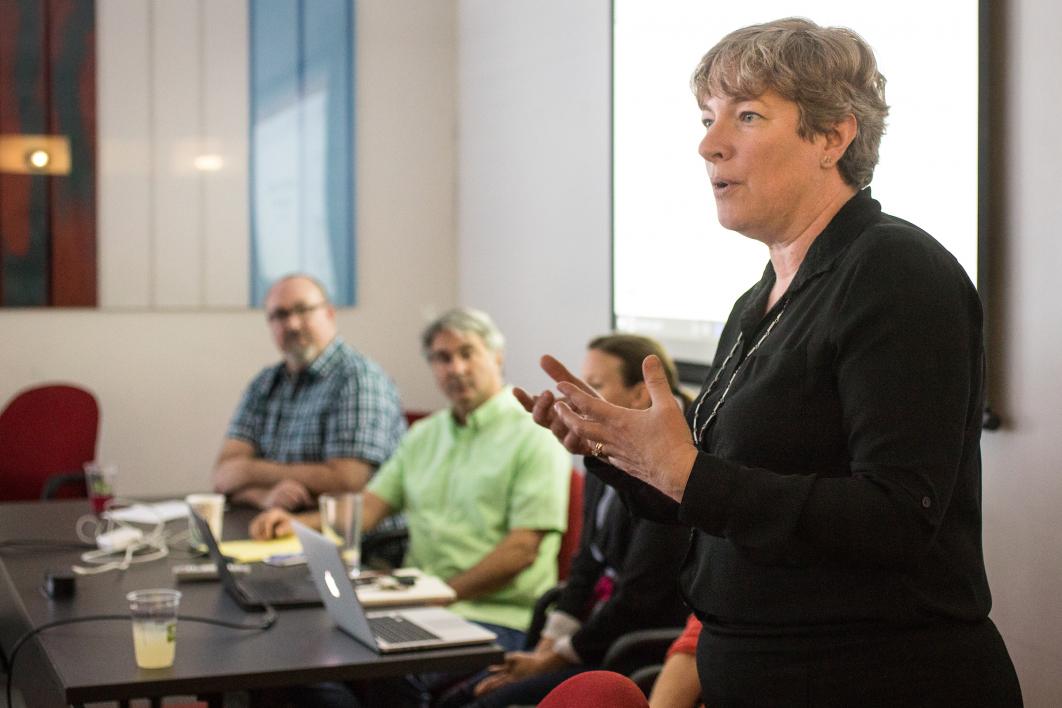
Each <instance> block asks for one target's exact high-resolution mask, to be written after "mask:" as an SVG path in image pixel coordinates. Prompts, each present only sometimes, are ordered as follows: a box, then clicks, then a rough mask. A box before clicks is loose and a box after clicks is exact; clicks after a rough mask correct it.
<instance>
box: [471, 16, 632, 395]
mask: <svg viewBox="0 0 1062 708" xmlns="http://www.w3.org/2000/svg"><path fill="white" fill-rule="evenodd" d="M458 28H459V30H458V31H459V37H460V42H459V45H458V61H457V77H458V88H459V91H460V102H459V104H458V116H459V121H458V130H459V132H458V165H459V168H460V171H459V173H458V187H457V193H458V211H457V217H458V259H459V261H458V272H459V274H460V281H459V284H458V288H459V295H460V298H459V299H460V302H461V303H462V304H464V305H470V306H473V307H480V308H483V309H486V310H488V311H490V313H491V314H492V315H493V316H494V317H495V318H496V319H497V322H498V325H499V327H500V328H501V330H502V331H503V332H504V333H505V335H506V337H507V338H508V341H509V344H508V350H509V353H508V363H507V367H506V368H507V374H508V377H509V379H510V380H511V381H513V382H514V383H516V384H518V385H521V386H527V387H531V388H534V389H538V388H541V387H543V386H545V385H546V384H547V379H546V377H545V375H543V374H542V373H541V371H540V370H539V368H538V358H539V356H540V355H541V354H544V353H551V354H553V355H555V356H557V357H558V358H560V359H561V360H562V361H565V362H566V363H568V364H569V365H570V366H571V367H573V368H574V369H575V370H576V371H577V372H578V370H579V366H580V362H581V361H582V356H583V352H584V351H585V345H586V342H587V341H588V340H589V339H590V337H592V336H593V335H596V334H602V333H604V332H607V331H608V330H609V327H610V326H611V250H610V249H611V245H610V241H611V233H610V220H611V214H610V211H611V205H610V201H609V199H610V197H609V189H610V181H611V173H610V154H611V137H610V127H609V126H610V122H611V118H610V112H611V109H610V106H609V102H610V98H609V91H610V80H609V76H610V71H611V69H610V66H609V61H610V60H609V51H608V47H609V43H610V36H611V35H610V32H611V28H610V3H609V2H608V0H583V1H582V2H569V1H567V0H548V1H546V2H533V3H529V2H526V1H525V0H459V3H458Z"/></svg>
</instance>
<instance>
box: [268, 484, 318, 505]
mask: <svg viewBox="0 0 1062 708" xmlns="http://www.w3.org/2000/svg"><path fill="white" fill-rule="evenodd" d="M313 505H314V498H313V495H312V494H311V493H310V490H309V489H307V488H306V485H304V484H302V483H301V482H296V481H295V480H293V479H282V480H280V481H279V482H277V483H276V484H274V485H273V488H272V489H270V490H269V493H268V494H266V496H265V499H264V500H263V501H262V508H263V509H270V508H273V507H279V508H281V509H287V510H288V511H294V510H295V509H302V508H305V507H308V506H313Z"/></svg>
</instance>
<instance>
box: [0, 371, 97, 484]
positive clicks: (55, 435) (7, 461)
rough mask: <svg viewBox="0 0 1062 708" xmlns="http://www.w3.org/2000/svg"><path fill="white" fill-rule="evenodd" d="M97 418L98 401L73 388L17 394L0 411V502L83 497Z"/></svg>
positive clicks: (50, 387)
mask: <svg viewBox="0 0 1062 708" xmlns="http://www.w3.org/2000/svg"><path fill="white" fill-rule="evenodd" d="M99 420H100V414H99V406H98V405H97V403H96V397H95V396H93V395H92V394H91V393H89V392H88V391H86V390H84V389H82V388H78V387H76V386H68V385H62V384H53V385H46V386H37V387H35V388H29V389H26V390H24V391H20V392H19V393H18V394H16V395H15V397H14V398H13V399H11V401H10V402H9V403H8V404H7V407H6V408H4V411H3V413H0V501H13V500H29V499H51V498H55V497H84V496H86V490H85V474H84V472H83V470H82V465H84V464H85V463H86V462H88V461H90V460H92V459H93V458H95V456H96V436H97V434H98V432H99Z"/></svg>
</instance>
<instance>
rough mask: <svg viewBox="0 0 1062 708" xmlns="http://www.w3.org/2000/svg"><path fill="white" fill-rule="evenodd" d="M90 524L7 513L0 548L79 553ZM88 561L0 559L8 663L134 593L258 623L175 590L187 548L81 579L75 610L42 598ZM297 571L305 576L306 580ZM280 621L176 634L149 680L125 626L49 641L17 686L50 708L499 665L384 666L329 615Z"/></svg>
mask: <svg viewBox="0 0 1062 708" xmlns="http://www.w3.org/2000/svg"><path fill="white" fill-rule="evenodd" d="M88 513H89V507H88V502H87V501H85V500H74V501H52V502H32V503H12V504H0V543H2V542H10V541H12V540H20V541H21V540H26V539H42V540H48V541H66V542H75V541H77V536H76V533H75V524H76V523H77V520H78V518H79V517H81V516H83V515H85V514H88ZM251 515H252V512H251V511H250V510H241V509H237V510H234V511H232V512H229V513H227V514H226V518H225V532H224V534H223V537H224V538H225V539H226V540H229V539H233V538H241V537H243V538H246V528H247V521H248V520H249V519H250V518H251ZM184 528H186V523H185V522H184V521H183V520H181V521H174V522H171V523H170V524H169V525H168V529H170V530H173V531H180V530H183V529H184ZM82 552H83V551H82V550H77V549H71V548H55V547H47V546H38V547H30V546H19V547H11V546H10V545H7V546H2V547H0V646H2V647H3V650H4V654H5V655H7V656H10V653H11V648H12V646H13V645H14V643H15V641H17V639H18V638H19V637H20V636H22V635H23V634H24V633H25V632H26V631H28V630H29V629H31V628H34V627H39V626H41V625H43V624H46V623H48V622H52V621H55V620H58V619H64V618H73V617H85V616H89V615H97V614H122V615H124V614H127V613H128V604H127V602H126V599H125V595H126V593H127V592H129V591H131V590H139V589H144V588H172V587H177V588H178V589H179V590H180V591H181V593H182V598H181V606H180V613H181V615H195V616H203V617H212V618H217V619H223V620H226V621H230V622H240V623H248V624H255V623H258V622H260V621H261V618H262V615H261V614H259V613H246V612H244V611H242V610H241V609H240V608H239V607H238V606H237V605H236V603H234V602H233V601H232V600H231V599H230V598H229V597H228V596H227V595H226V594H225V592H224V591H223V590H222V588H221V585H220V584H219V583H216V582H206V583H181V584H180V585H178V584H177V583H176V581H175V580H174V579H173V575H172V573H171V571H170V568H171V567H172V566H173V565H177V564H179V563H188V562H190V560H189V553H188V551H187V545H186V544H185V543H180V542H178V543H177V544H175V547H174V548H173V549H171V553H170V555H169V556H168V557H167V558H165V559H163V560H159V561H153V562H148V563H144V564H141V565H133V566H132V567H130V568H129V569H128V570H125V571H111V572H107V573H103V574H100V575H89V576H77V579H76V584H77V588H76V592H75V595H74V597H73V598H71V599H69V600H53V599H50V598H48V597H47V596H46V595H45V594H44V593H43V592H42V591H41V584H42V580H43V578H44V575H45V573H46V572H47V571H49V570H62V571H67V572H68V571H69V569H70V566H71V564H73V563H78V562H79V556H80V554H81V553H82ZM198 560H199V559H196V562H198ZM203 560H205V559H203ZM82 565H84V564H82ZM269 570H270V572H275V571H274V569H269ZM289 570H290V571H291V572H305V569H303V568H292V569H289ZM277 614H278V618H277V621H276V624H274V626H273V627H272V628H271V629H269V630H266V631H241V630H235V629H227V628H223V627H217V626H213V625H209V624H200V623H196V622H188V621H183V622H178V628H177V654H176V660H175V662H174V665H173V666H172V667H170V668H167V669H153V670H145V669H139V668H137V666H136V661H135V659H134V656H133V641H132V631H131V628H130V624H129V622H128V621H99V622H84V623H79V624H71V625H65V626H59V627H55V628H51V629H47V630H44V631H43V632H41V633H40V634H38V635H37V638H35V639H34V640H30V641H29V642H27V644H26V645H25V646H24V647H23V648H22V649H21V650H20V652H19V654H18V657H17V661H16V663H15V666H14V671H13V676H14V679H15V684H16V685H17V686H18V687H19V689H20V690H21V691H22V692H23V694H24V695H25V696H26V697H27V699H28V702H30V705H36V704H38V703H40V704H42V705H44V704H46V705H54V704H55V703H57V702H63V703H84V702H90V701H102V700H121V699H126V698H135V697H147V696H164V695H187V694H204V693H220V692H224V691H228V690H236V689H254V688H268V687H270V686H287V685H299V684H307V683H316V682H321V681H337V680H343V681H349V680H359V679H371V678H380V677H385V676H401V675H404V674H407V673H419V672H426V671H466V670H467V671H472V670H474V669H477V668H481V667H483V666H486V665H487V664H491V663H497V662H499V661H500V660H501V659H502V656H503V653H502V650H501V649H500V648H499V647H498V646H497V645H493V644H492V645H487V646H474V647H460V648H451V649H439V650H431V651H421V652H408V653H402V654H392V655H386V656H384V655H378V654H376V653H375V652H373V651H372V650H370V649H368V648H367V647H365V646H363V645H361V644H359V643H358V642H356V641H354V640H353V639H352V638H350V637H349V636H348V635H346V634H344V633H343V632H341V631H340V630H338V629H336V628H335V626H334V625H333V624H332V621H331V619H330V618H329V617H328V615H327V613H326V612H325V611H324V609H323V608H319V607H318V608H308V609H291V610H278V612H277Z"/></svg>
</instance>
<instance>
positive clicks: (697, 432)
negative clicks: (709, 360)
mask: <svg viewBox="0 0 1062 708" xmlns="http://www.w3.org/2000/svg"><path fill="white" fill-rule="evenodd" d="M790 299H791V298H790V297H789V296H788V295H786V298H785V300H783V301H782V306H781V307H780V308H778V314H777V315H775V316H774V319H773V320H771V323H770V324H769V325H767V329H766V330H764V332H763V334H762V335H760V338H759V339H757V340H756V343H755V344H753V345H752V348H751V349H749V351H748V353H747V354H745V358H744V359H742V360H741V362H740V363H739V364H738V365H737V366H735V367H734V373H732V374H731V375H730V380H729V381H727V383H726V388H724V389H723V393H722V394H721V395H720V396H719V400H718V401H716V402H715V405H714V406H713V407H712V412H711V413H709V414H708V417H707V418H705V419H704V423H702V424H701V426H700V428H698V427H697V418H698V417H699V416H700V414H701V406H702V405H704V401H705V399H707V398H708V396H710V395H711V394H712V391H713V390H715V385H716V383H718V382H719V377H720V376H721V375H722V373H723V371H724V370H725V369H726V365H727V364H729V363H730V359H731V358H732V357H733V356H734V353H735V352H736V351H737V348H738V347H739V346H741V339H742V336H743V333H742V332H738V336H737V340H736V341H735V342H734V346H732V347H731V348H730V352H729V353H728V354H727V355H726V358H725V359H723V363H722V364H720V365H719V369H718V370H717V371H716V372H715V376H714V377H712V380H711V382H710V383H709V384H708V387H707V388H705V389H704V393H702V394H701V395H700V398H698V399H697V407H696V408H694V409H693V428H692V430H691V432H692V433H693V444H694V445H697V444H698V443H699V442H700V440H701V439H702V438H703V437H704V431H705V430H707V429H708V426H709V425H711V424H712V421H713V420H715V414H716V413H718V412H719V407H720V406H722V405H723V401H725V400H726V395H727V394H728V393H730V387H731V386H733V385H734V379H736V378H737V375H738V373H740V372H741V369H742V368H743V367H744V366H745V362H746V361H748V360H749V357H751V356H752V353H753V352H755V351H756V350H757V349H759V348H760V345H761V344H763V340H765V339H767V335H769V334H770V333H771V330H772V329H774V326H775V325H776V324H778V320H780V319H782V314H783V313H784V312H785V308H787V307H789V300H790Z"/></svg>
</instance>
